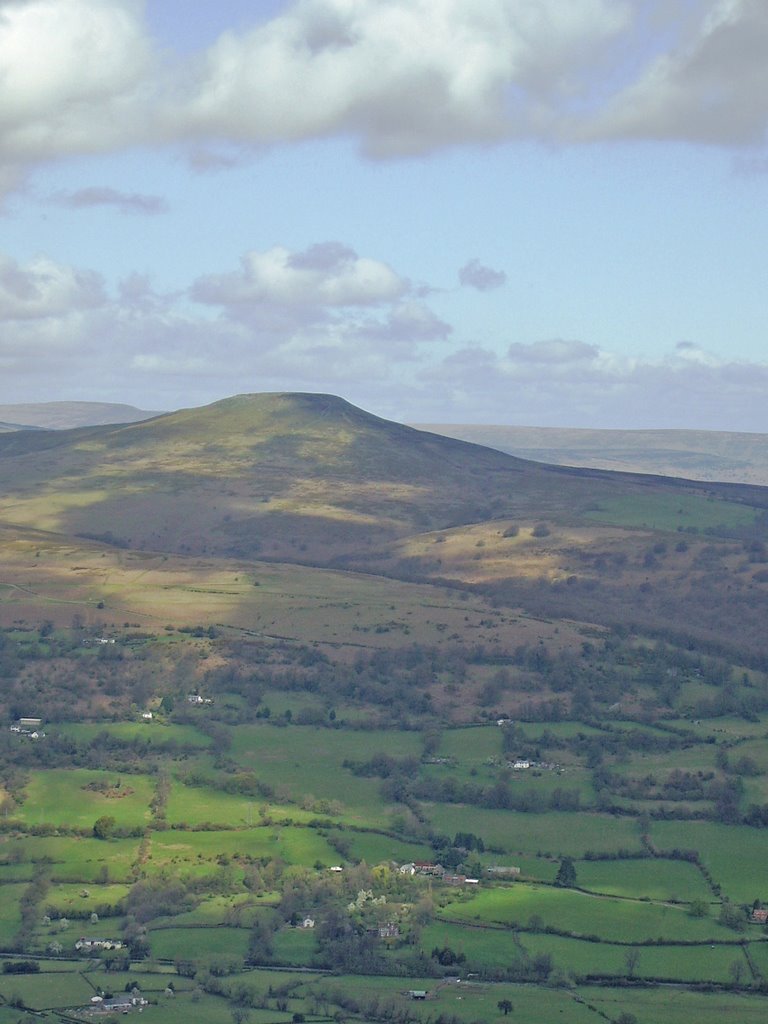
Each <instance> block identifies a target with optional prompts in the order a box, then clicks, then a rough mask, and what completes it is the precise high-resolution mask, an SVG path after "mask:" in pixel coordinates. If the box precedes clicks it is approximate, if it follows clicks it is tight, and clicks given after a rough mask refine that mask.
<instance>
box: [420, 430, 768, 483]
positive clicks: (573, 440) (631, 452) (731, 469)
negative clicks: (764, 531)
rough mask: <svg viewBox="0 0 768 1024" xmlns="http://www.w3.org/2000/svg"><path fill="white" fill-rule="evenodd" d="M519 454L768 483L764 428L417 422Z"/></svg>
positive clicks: (693, 477) (555, 460)
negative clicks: (609, 427) (743, 430)
mask: <svg viewBox="0 0 768 1024" xmlns="http://www.w3.org/2000/svg"><path fill="white" fill-rule="evenodd" d="M417 426H419V428H420V429H422V430H432V431H434V432H435V433H437V434H444V435H445V436H446V437H455V438H460V439H461V440H464V441H472V442H473V443H474V444H483V445H487V446H488V447H489V448H495V449H497V450H498V451H502V452H507V453H508V454H511V455H516V456H518V457H520V458H523V459H534V460H536V461H538V462H546V463H549V464H552V465H557V466H584V467H589V468H592V469H609V470H615V471H620V472H627V473H654V474H658V475H661V476H675V477H685V478H687V479H689V480H712V481H715V480H720V481H728V482H731V483H748V484H758V485H760V486H763V487H764V486H766V485H767V484H768V445H767V444H766V437H765V435H764V434H743V433H734V432H728V431H715V430H586V429H578V428H565V427H516V426H492V425H490V424H483V425H480V424H418V425H417Z"/></svg>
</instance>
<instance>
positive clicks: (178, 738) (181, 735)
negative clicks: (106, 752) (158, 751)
mask: <svg viewBox="0 0 768 1024" xmlns="http://www.w3.org/2000/svg"><path fill="white" fill-rule="evenodd" d="M50 731H51V732H54V733H56V734H60V735H62V736H69V737H71V738H72V739H73V740H77V741H78V742H80V743H92V742H93V740H95V739H96V738H97V737H98V736H100V735H101V734H102V733H107V734H108V735H109V736H114V738H115V739H118V740H121V741H123V742H124V743H133V742H134V741H136V740H140V741H141V742H144V743H149V744H151V745H152V746H167V745H169V744H174V743H175V744H178V746H180V747H182V746H183V747H209V746H210V745H211V740H210V737H208V736H205V735H204V734H203V733H201V732H200V731H199V730H198V729H196V728H195V727H194V726H193V725H174V724H173V723H171V722H161V721H158V719H156V718H155V719H153V720H152V721H151V722H144V721H140V722H65V723H62V724H58V723H57V724H56V725H55V726H53V727H51V730H50Z"/></svg>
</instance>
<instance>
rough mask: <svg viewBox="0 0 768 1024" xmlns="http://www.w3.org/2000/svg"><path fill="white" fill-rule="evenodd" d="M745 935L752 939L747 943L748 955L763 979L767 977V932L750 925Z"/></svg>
mask: <svg viewBox="0 0 768 1024" xmlns="http://www.w3.org/2000/svg"><path fill="white" fill-rule="evenodd" d="M746 934H747V937H748V938H749V939H753V940H754V941H752V942H750V943H749V955H750V957H751V959H752V962H753V964H754V965H755V968H756V969H757V971H758V973H759V974H760V976H761V977H762V978H763V979H768V941H766V940H767V939H768V933H766V930H765V929H764V928H761V927H760V926H758V925H750V926H749V928H748V929H747V933H746Z"/></svg>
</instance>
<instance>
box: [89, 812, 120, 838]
mask: <svg viewBox="0 0 768 1024" xmlns="http://www.w3.org/2000/svg"><path fill="white" fill-rule="evenodd" d="M116 824H117V822H116V821H115V819H114V818H113V817H112V816H111V815H110V814H102V816H101V817H100V818H97V819H96V821H94V823H93V835H94V838H95V839H109V838H110V836H111V835H112V834H113V832H114V831H115V825H116Z"/></svg>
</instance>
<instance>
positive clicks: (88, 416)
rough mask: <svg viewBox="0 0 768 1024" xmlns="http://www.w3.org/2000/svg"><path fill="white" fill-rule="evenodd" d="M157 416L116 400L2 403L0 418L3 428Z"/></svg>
mask: <svg viewBox="0 0 768 1024" xmlns="http://www.w3.org/2000/svg"><path fill="white" fill-rule="evenodd" d="M157 415H158V413H156V412H147V411H146V410H144V409H137V408H136V407H135V406H133V405H122V404H120V403H115V402H25V403H20V404H11V405H0V420H2V421H6V422H3V424H2V426H0V430H2V429H10V430H22V429H29V428H30V427H36V428H42V429H44V430H68V429H71V428H73V427H87V426H97V425H99V424H105V423H135V422H137V421H139V420H146V419H149V417H150V416H157Z"/></svg>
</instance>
